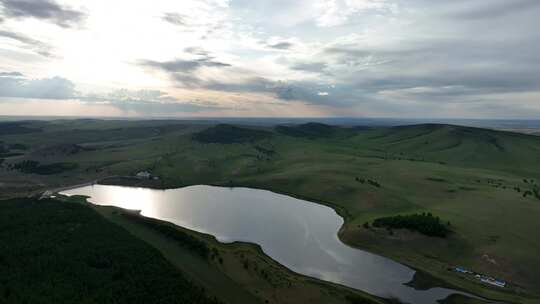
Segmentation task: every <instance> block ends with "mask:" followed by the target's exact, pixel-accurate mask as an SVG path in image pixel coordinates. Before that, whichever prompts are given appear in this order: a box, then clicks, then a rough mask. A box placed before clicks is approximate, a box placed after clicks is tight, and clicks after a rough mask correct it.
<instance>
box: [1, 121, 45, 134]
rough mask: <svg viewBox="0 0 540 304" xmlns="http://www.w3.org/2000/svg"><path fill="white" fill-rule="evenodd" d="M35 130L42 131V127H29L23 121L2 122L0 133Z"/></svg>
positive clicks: (19, 132)
mask: <svg viewBox="0 0 540 304" xmlns="http://www.w3.org/2000/svg"><path fill="white" fill-rule="evenodd" d="M33 132H41V129H36V128H28V127H26V126H24V123H23V122H1V123H0V135H11V134H26V133H33Z"/></svg>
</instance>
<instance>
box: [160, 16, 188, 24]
mask: <svg viewBox="0 0 540 304" xmlns="http://www.w3.org/2000/svg"><path fill="white" fill-rule="evenodd" d="M161 19H163V20H164V21H166V22H168V23H170V24H172V25H176V26H185V25H187V21H186V17H185V16H184V15H181V14H178V13H165V14H163V16H162V17H161Z"/></svg>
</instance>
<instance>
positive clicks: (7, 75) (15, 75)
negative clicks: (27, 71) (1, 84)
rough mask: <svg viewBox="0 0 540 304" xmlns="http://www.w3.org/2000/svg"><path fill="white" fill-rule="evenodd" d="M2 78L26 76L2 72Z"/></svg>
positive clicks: (0, 73) (0, 74)
mask: <svg viewBox="0 0 540 304" xmlns="http://www.w3.org/2000/svg"><path fill="white" fill-rule="evenodd" d="M0 77H24V75H23V74H22V73H19V72H0Z"/></svg>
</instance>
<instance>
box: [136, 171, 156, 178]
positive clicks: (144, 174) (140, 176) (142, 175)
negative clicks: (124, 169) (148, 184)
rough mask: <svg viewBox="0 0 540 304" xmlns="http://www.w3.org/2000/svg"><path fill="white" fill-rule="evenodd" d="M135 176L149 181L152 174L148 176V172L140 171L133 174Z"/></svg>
mask: <svg viewBox="0 0 540 304" xmlns="http://www.w3.org/2000/svg"><path fill="white" fill-rule="evenodd" d="M135 176H136V177H137V178H140V179H150V178H151V177H152V174H150V172H148V171H141V172H138V173H137V174H135Z"/></svg>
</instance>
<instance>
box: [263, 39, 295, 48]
mask: <svg viewBox="0 0 540 304" xmlns="http://www.w3.org/2000/svg"><path fill="white" fill-rule="evenodd" d="M293 46H294V44H292V43H290V42H287V41H284V42H278V43H274V44H268V47H270V48H273V49H278V50H288V49H290V48H292V47H293Z"/></svg>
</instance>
